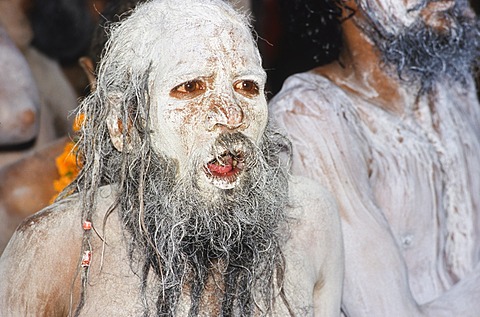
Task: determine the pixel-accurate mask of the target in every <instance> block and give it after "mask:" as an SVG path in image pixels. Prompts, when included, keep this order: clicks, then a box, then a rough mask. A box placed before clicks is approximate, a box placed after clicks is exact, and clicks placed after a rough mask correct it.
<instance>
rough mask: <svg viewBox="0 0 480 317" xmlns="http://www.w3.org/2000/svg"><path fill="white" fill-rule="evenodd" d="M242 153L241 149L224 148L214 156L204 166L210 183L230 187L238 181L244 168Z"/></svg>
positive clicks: (224, 187) (225, 187)
mask: <svg viewBox="0 0 480 317" xmlns="http://www.w3.org/2000/svg"><path fill="white" fill-rule="evenodd" d="M244 161H245V159H244V155H243V152H241V151H235V153H232V152H231V151H228V150H225V151H224V152H223V153H222V154H221V155H217V156H215V158H214V159H212V160H211V161H209V162H208V163H207V164H205V166H204V170H205V174H206V176H207V179H208V180H209V181H210V183H212V185H214V186H216V187H218V188H221V189H231V188H233V187H235V186H236V185H237V183H238V180H239V176H240V174H241V172H242V171H243V169H244Z"/></svg>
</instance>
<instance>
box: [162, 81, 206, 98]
mask: <svg viewBox="0 0 480 317" xmlns="http://www.w3.org/2000/svg"><path fill="white" fill-rule="evenodd" d="M205 88H206V85H205V82H203V81H201V80H191V81H187V82H185V83H183V84H180V85H178V86H176V87H175V88H173V89H172V90H171V91H170V96H172V97H173V98H177V99H191V98H195V97H197V96H199V95H201V94H202V93H203V92H204V91H205Z"/></svg>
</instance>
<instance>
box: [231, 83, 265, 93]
mask: <svg viewBox="0 0 480 317" xmlns="http://www.w3.org/2000/svg"><path fill="white" fill-rule="evenodd" d="M233 88H234V89H235V91H236V92H238V93H240V94H242V95H244V96H246V97H255V96H258V94H259V91H260V89H259V87H258V84H257V83H256V82H254V81H253V80H240V81H237V82H236V83H235V84H234V85H233Z"/></svg>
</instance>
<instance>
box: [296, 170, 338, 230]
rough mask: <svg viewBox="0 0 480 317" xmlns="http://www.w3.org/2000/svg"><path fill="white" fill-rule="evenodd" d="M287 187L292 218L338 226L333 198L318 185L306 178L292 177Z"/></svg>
mask: <svg viewBox="0 0 480 317" xmlns="http://www.w3.org/2000/svg"><path fill="white" fill-rule="evenodd" d="M289 185H290V187H289V188H290V203H291V207H292V210H291V213H292V214H291V216H292V217H294V218H297V217H298V218H301V219H305V220H307V221H313V223H315V224H321V223H324V222H330V223H331V224H332V225H335V226H337V225H338V224H339V214H338V209H337V204H336V201H335V198H334V197H333V195H332V194H331V193H330V192H329V191H328V190H327V189H326V188H325V187H323V186H322V185H321V184H320V183H318V182H316V181H314V180H312V179H310V178H307V177H303V176H292V177H290V184H289ZM325 224H326V223H325Z"/></svg>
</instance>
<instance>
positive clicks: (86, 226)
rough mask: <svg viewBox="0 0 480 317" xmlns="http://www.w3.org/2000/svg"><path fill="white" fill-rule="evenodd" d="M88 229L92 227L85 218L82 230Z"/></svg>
mask: <svg viewBox="0 0 480 317" xmlns="http://www.w3.org/2000/svg"><path fill="white" fill-rule="evenodd" d="M90 229H92V223H91V222H90V221H88V220H85V221H84V222H83V230H85V231H88V230H90Z"/></svg>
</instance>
